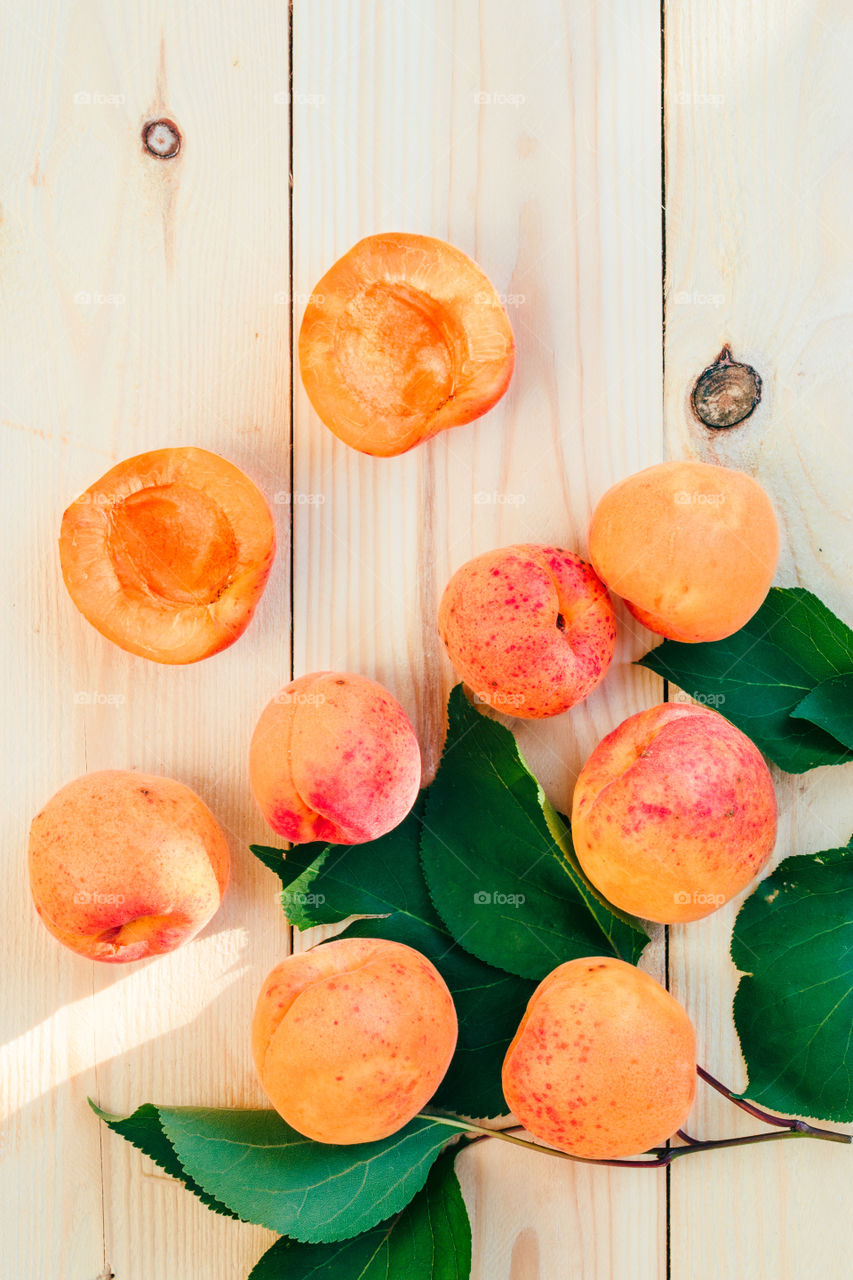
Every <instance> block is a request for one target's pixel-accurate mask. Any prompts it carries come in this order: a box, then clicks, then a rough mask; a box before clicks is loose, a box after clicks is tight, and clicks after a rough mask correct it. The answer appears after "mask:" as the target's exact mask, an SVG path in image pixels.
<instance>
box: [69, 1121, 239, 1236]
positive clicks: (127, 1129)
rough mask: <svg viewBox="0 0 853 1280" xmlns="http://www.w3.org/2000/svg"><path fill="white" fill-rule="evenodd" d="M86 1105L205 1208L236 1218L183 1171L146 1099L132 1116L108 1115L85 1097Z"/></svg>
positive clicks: (235, 1215) (236, 1215)
mask: <svg viewBox="0 0 853 1280" xmlns="http://www.w3.org/2000/svg"><path fill="white" fill-rule="evenodd" d="M89 1106H90V1107H91V1108H92V1110H93V1111H94V1113H95V1115H96V1116H98V1117H99V1118H100V1119H101V1120H103V1122H104V1124H106V1125H109V1127H110V1128H111V1129H113V1130H114V1131H115V1132H116V1133H118V1134H121V1136H122V1137H123V1138H126V1139H127V1141H128V1142H130V1143H132V1144H133V1146H134V1147H138V1148H139V1150H140V1151H142V1152H144V1153H145V1155H147V1156H148V1158H149V1159H150V1160H153V1161H154V1162H155V1164H158V1165H159V1166H160V1168H161V1169H163V1170H164V1172H166V1173H168V1175H169V1177H170V1178H177V1179H178V1180H179V1181H180V1182H183V1184H184V1186H185V1187H186V1188H187V1190H188V1191H192V1193H193V1195H196V1196H198V1198H199V1200H201V1201H202V1203H203V1204H206V1205H207V1207H208V1209H212V1210H213V1211H214V1213H221V1214H223V1215H224V1216H225V1217H227V1218H237V1217H239V1215H238V1214H236V1213H234V1212H233V1211H232V1210H231V1209H229V1208H228V1206H227V1205H226V1204H223V1203H222V1201H221V1200H217V1199H216V1198H215V1197H214V1196H211V1195H208V1193H207V1192H206V1191H205V1190H204V1188H203V1187H200V1186H199V1184H198V1183H197V1182H195V1181H194V1180H193V1179H192V1178H191V1177H190V1176H189V1174H188V1173H187V1172H186V1171H185V1169H184V1167H183V1165H182V1164H181V1162H180V1160H179V1159H178V1157H177V1155H176V1154H175V1149H174V1147H173V1146H172V1144H171V1142H170V1141H169V1139H168V1138H167V1137H166V1135H165V1133H164V1132H163V1126H162V1125H161V1124H160V1112H159V1109H158V1108H157V1107H154V1106H152V1105H151V1103H150V1102H146V1103H144V1104H143V1105H142V1106H141V1107H137V1109H136V1110H135V1111H134V1112H133V1113H132V1115H129V1116H114V1115H110V1113H109V1112H108V1111H102V1110H101V1108H100V1107H99V1106H97V1104H96V1103H94V1102H93V1101H92V1099H91V1098H90V1099H89Z"/></svg>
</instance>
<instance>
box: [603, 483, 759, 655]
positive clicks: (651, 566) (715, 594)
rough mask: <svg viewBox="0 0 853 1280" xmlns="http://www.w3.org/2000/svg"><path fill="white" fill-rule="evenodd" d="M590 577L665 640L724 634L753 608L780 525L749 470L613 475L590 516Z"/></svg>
mask: <svg viewBox="0 0 853 1280" xmlns="http://www.w3.org/2000/svg"><path fill="white" fill-rule="evenodd" d="M589 554H590V559H591V560H592V563H593V565H594V566H595V570H596V573H597V574H598V575H599V577H600V578H601V579H602V580H603V581H604V582H605V583H606V584H607V586H608V587H609V588H610V590H611V591H612V592H614V594H615V595H618V596H621V597H622V598H623V599H624V600H625V603H626V605H627V606H628V609H629V610H630V611H631V613H632V614H633V615H634V617H635V618H636V619H637V620H638V621H639V622H641V623H642V624H643V625H644V626H646V627H648V628H649V629H650V630H651V631H655V632H657V633H658V635H662V636H667V637H668V638H669V639H671V640H681V641H684V642H686V643H698V642H700V641H708V640H722V639H723V638H724V637H725V636H729V635H732V634H733V632H735V631H738V630H739V629H740V628H741V627H742V626H744V625H745V624H746V623H747V622H748V621H749V619H750V618H751V617H752V616H753V614H754V613H755V612H756V611H757V610H758V609H759V608H760V606H761V604H762V602H763V600H764V598H765V596H766V595H767V592H768V591H769V589H770V584H771V583H772V581H773V575H774V573H775V571H776V563H777V561H778V558H779V529H778V525H777V522H776V516H775V513H774V511H773V507H772V505H771V503H770V499H769V498H768V496H767V494H766V493H765V491H764V490H763V489H762V488H761V486H760V485H759V484H758V483H757V481H755V480H753V479H752V477H751V476H747V475H744V474H743V472H741V471H733V470H731V469H729V468H727V467H717V466H711V465H710V464H708V463H706V462H695V461H685V462H662V463H659V464H658V465H657V466H653V467H647V468H646V470H645V471H640V472H638V473H637V474H636V475H633V476H628V477H627V478H626V479H625V480H620V481H619V483H618V484H615V485H614V486H613V488H612V489H609V490H608V491H607V493H605V495H604V497H603V498H602V499H601V500H600V502H599V503H598V506H597V507H596V508H595V511H594V512H593V516H592V523H591V525H590V529H589Z"/></svg>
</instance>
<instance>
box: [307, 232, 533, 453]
mask: <svg viewBox="0 0 853 1280" xmlns="http://www.w3.org/2000/svg"><path fill="white" fill-rule="evenodd" d="M514 360H515V343H514V340H513V335H512V329H511V327H510V323H509V320H508V318H507V314H506V311H505V310H504V308H503V306H502V304H501V300H500V298H499V297H498V295H497V294H496V293H495V290H494V288H493V287H492V285H491V283H490V281H489V279H488V277H487V276H485V275H484V274H483V272H482V271H481V270H480V268H479V267H478V266H477V264H476V263H475V262H472V261H471V259H470V258H469V257H467V256H466V255H465V254H464V253H462V252H461V250H459V249H456V248H454V246H453V245H451V244H446V243H445V242H444V241H443V240H435V239H433V238H432V237H431V236H416V235H408V234H406V233H404V232H389V233H386V234H384V235H376V236H368V237H367V238H366V239H365V240H360V241H359V242H358V244H356V245H355V246H354V247H353V248H352V249H350V250H349V252H348V253H345V254H344V256H343V257H342V258H339V259H338V261H337V262H336V263H335V264H334V266H333V267H331V268H330V270H329V271H327V272H326V274H325V275H324V276H323V278H322V280H320V282H319V283H318V284H317V286H316V288H315V289H314V292H313V293H312V295H311V298H310V300H309V302H308V306H307V307H306V309H305V315H304V317H303V320H302V327H301V329H300V331H299V368H300V372H301V374H302V382H303V384H304V386H305V390H306V392H307V393H308V399H309V400H310V401H311V404H312V405H313V407H314V409H315V410H316V412H317V414H318V415H319V417H320V418H321V419H322V421H323V422H324V423H325V424H326V426H327V427H328V428H329V429H330V430H331V431H333V432H334V434H335V435H336V436H338V438H339V439H341V440H343V441H344V442H345V443H346V444H348V445H351V446H352V447H353V448H354V449H360V450H361V452H362V453H371V454H375V455H377V456H380V457H388V456H390V455H392V454H398V453H405V452H406V450H408V449H411V448H412V447H413V446H414V445H416V444H419V443H420V442H421V441H422V440H428V439H429V438H430V436H434V435H437V434H438V432H439V431H446V430H447V429H448V427H455V426H459V425H461V424H462V423H465V422H471V421H472V420H473V419H474V418H479V417H480V416H481V415H482V414H484V413H486V412H487V410H489V409H491V407H492V406H493V405H494V404H496V403H497V401H498V400H500V398H501V396H502V395H503V394H504V392H505V391H506V389H507V387H508V385H509V380H510V378H511V377H512V370H513V364H514Z"/></svg>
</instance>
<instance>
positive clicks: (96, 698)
mask: <svg viewBox="0 0 853 1280" xmlns="http://www.w3.org/2000/svg"><path fill="white" fill-rule="evenodd" d="M126 702H127V698H126V697H125V696H124V694H123V693H101V692H100V690H98V689H78V690H77V692H76V693H75V694H74V705H75V707H123V706H124V704H125V703H126Z"/></svg>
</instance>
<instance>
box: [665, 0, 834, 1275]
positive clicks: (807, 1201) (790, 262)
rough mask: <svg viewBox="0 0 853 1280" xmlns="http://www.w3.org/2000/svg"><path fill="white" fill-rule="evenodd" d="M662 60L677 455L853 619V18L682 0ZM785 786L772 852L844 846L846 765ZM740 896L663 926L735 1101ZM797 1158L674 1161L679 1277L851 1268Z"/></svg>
mask: <svg viewBox="0 0 853 1280" xmlns="http://www.w3.org/2000/svg"><path fill="white" fill-rule="evenodd" d="M666 54H667V77H666V93H665V108H666V123H667V128H666V206H667V219H666V276H667V289H666V423H667V449H668V452H669V453H670V454H673V455H675V456H682V455H685V454H691V455H695V456H698V457H701V458H704V459H705V460H706V461H709V462H718V463H722V464H724V465H725V464H728V465H731V466H735V467H740V468H742V469H743V470H745V471H748V472H749V473H750V474H752V475H754V476H755V477H756V478H757V479H758V480H760V481H761V483H762V484H763V485H764V486H765V487H766V488H767V490H768V492H769V493H770V495H771V497H772V499H773V503H774V506H775V508H776V511H777V512H778V514H779V517H780V520H781V525H782V547H783V549H782V557H781V561H780V566H779V573H778V575H777V582H779V583H780V584H782V585H785V586H793V585H795V584H801V585H802V586H806V587H808V588H809V589H810V590H812V591H814V592H816V593H817V594H818V595H819V596H821V598H822V599H824V600H825V601H826V602H827V604H829V605H830V607H831V608H832V609H834V610H835V611H836V613H838V614H839V615H840V616H841V617H842V618H844V620H845V621H846V622H847V623H853V588H851V572H850V571H851V564H852V563H853V561H852V560H851V557H853V538H851V517H850V509H851V508H850V496H849V481H850V476H851V469H853V435H851V431H850V428H851V413H850V404H851V392H852V391H853V376H852V375H851V371H850V362H849V360H848V359H847V357H846V355H845V354H844V353H845V351H846V350H847V349H848V348H849V345H850V337H851V332H853V330H851V300H853V233H851V227H853V221H851V214H853V184H851V165H850V161H851V145H853V133H851V105H853V91H852V90H851V82H850V66H851V59H852V58H853V23H852V22H851V12H850V8H849V5H846V4H845V3H844V2H843V0H839V2H838V3H820V4H812V3H809V2H808V0H798V2H797V3H791V4H784V5H778V4H775V3H773V0H767V2H766V3H756V2H755V0H752V2H751V3H750V4H748V5H743V4H736V3H735V2H734V0H723V2H722V3H718V4H715V5H714V6H705V5H698V4H693V3H687V2H685V0H674V3H670V4H668V5H667V11H666ZM726 342H729V343H731V345H732V350H733V354H734V357H735V359H740V360H743V361H746V362H747V363H749V364H751V365H752V366H753V367H754V368H755V369H756V370H757V371H758V373H759V374H760V376H761V378H762V382H763V396H762V401H761V403H760V405H759V406H758V408H757V409H756V411H755V413H754V414H753V415H752V417H751V418H750V419H749V420H748V421H747V422H745V423H743V424H742V425H740V426H738V427H735V428H733V429H731V430H729V431H728V432H726V431H717V432H714V431H708V430H707V429H705V428H704V427H703V426H702V425H701V424H700V423H699V422H698V421H697V420H696V419H695V418H694V417H693V415H692V414H691V413H690V412H689V411H688V409H687V401H688V397H689V395H690V391H691V389H692V386H693V382H694V381H695V378H696V377H697V375H698V374H699V373H700V372H701V371H702V369H704V368H705V367H706V366H707V365H709V364H710V363H712V361H713V360H714V359H715V358H716V356H717V355H718V353H719V351H720V349H721V348H722V346H723V345H724V343H726ZM723 709H724V708H723ZM775 782H776V786H777V793H778V798H779V812H780V826H779V839H778V843H777V849H776V857H777V858H782V857H786V856H788V855H789V854H792V853H812V852H817V851H818V850H820V849H827V848H834V847H836V846H838V845H841V844H846V843H847V840H848V839H849V837H850V833H851V831H853V786H851V782H853V767H851V766H845V767H843V768H832V769H829V768H827V769H818V770H816V771H814V772H813V773H810V774H806V775H803V776H800V777H791V776H786V775H785V774H782V773H780V772H778V771H776V772H775ZM742 897H743V895H742V896H741V898H739V899H736V900H735V902H733V903H731V904H728V905H727V906H726V907H724V908H723V909H722V910H720V911H718V912H716V913H715V914H714V915H713V916H710V917H709V918H708V919H707V920H703V921H700V922H698V923H697V924H695V925H691V926H681V927H677V928H673V929H671V930H670V985H671V988H672V990H673V992H674V993H675V994H676V995H677V996H678V997H679V998H680V999H682V1000H683V1001H684V1003H685V1004H686V1005H687V1008H688V1010H689V1012H690V1014H691V1017H692V1018H693V1020H694V1022H695V1023H696V1027H697V1033H698V1039H699V1043H700V1044H704V1046H705V1051H704V1052H705V1065H706V1066H707V1067H708V1069H709V1070H710V1071H711V1072H712V1073H713V1074H714V1075H716V1076H717V1077H718V1078H722V1079H724V1080H725V1081H726V1082H727V1083H731V1084H732V1085H733V1086H734V1087H736V1088H742V1087H743V1086H744V1085H745V1083H746V1074H745V1071H744V1068H743V1064H742V1060H741V1055H740V1050H739V1047H738V1043H737V1037H736V1035H735V1033H734V1029H733V1025H732V1020H731V1014H730V1009H731V999H732V996H733V995H734V991H735V987H736V985H737V971H736V970H735V968H734V965H733V964H732V963H731V960H730V959H729V956H728V944H729V938H730V936H731V929H732V924H733V921H734V917H735V914H736V911H737V907H738V906H739V904H740V901H741V900H742ZM732 1110H733V1109H732V1107H730V1106H729V1105H728V1103H726V1102H725V1101H724V1100H723V1099H722V1098H719V1097H717V1096H716V1095H715V1094H713V1093H711V1091H710V1090H707V1089H703V1090H700V1096H699V1101H698V1105H697V1107H696V1108H695V1109H694V1118H692V1119H691V1131H694V1130H695V1131H696V1133H697V1134H698V1136H700V1137H705V1136H715V1135H717V1134H721V1133H722V1132H724V1131H725V1132H732V1133H734V1132H745V1133H748V1132H755V1126H754V1124H753V1123H752V1122H751V1121H749V1119H748V1117H746V1116H744V1117H742V1119H741V1120H740V1121H737V1120H734V1123H733V1119H734V1118H733V1115H732ZM759 1127H760V1126H759ZM792 1147H793V1149H790V1148H788V1147H787V1146H786V1148H785V1152H784V1157H783V1158H781V1159H776V1158H775V1156H774V1155H773V1154H771V1152H772V1148H767V1147H765V1148H763V1149H761V1148H753V1149H752V1150H743V1149H742V1150H735V1151H724V1152H719V1153H717V1154H716V1155H713V1156H709V1157H708V1161H707V1162H706V1163H704V1164H703V1163H702V1162H700V1161H695V1162H691V1161H681V1162H679V1163H677V1164H676V1165H675V1166H674V1167H673V1170H672V1181H671V1203H670V1217H671V1245H672V1270H671V1274H672V1277H673V1280H688V1278H689V1280H717V1277H719V1276H741V1277H745V1278H749V1280H751V1278H752V1277H753V1276H755V1277H762V1280H763V1277H773V1280H777V1277H778V1280H806V1278H807V1277H811V1276H821V1277H824V1276H825V1277H829V1278H831V1280H840V1278H841V1277H843V1276H847V1275H849V1272H850V1257H851V1253H853V1212H851V1205H853V1198H851V1188H853V1173H852V1172H851V1162H850V1154H849V1148H846V1147H837V1148H832V1149H830V1148H829V1146H828V1145H827V1148H826V1150H824V1149H823V1144H818V1143H814V1144H812V1143H795V1144H792ZM712 1161H713V1163H711V1162H712Z"/></svg>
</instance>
